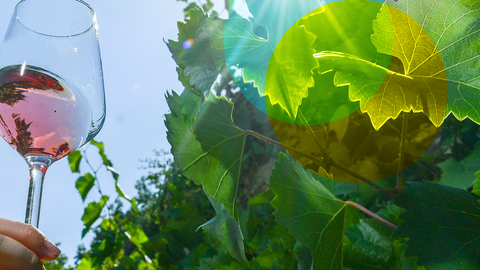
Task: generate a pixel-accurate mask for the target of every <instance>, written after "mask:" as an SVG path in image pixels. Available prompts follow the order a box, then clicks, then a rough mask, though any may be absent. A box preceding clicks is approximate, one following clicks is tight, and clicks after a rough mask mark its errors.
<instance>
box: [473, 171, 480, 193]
mask: <svg viewBox="0 0 480 270" xmlns="http://www.w3.org/2000/svg"><path fill="white" fill-rule="evenodd" d="M475 176H476V177H477V179H476V180H475V182H473V190H472V193H473V194H475V195H477V196H480V171H477V172H476V173H475Z"/></svg>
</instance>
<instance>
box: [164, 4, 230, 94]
mask: <svg viewBox="0 0 480 270" xmlns="http://www.w3.org/2000/svg"><path fill="white" fill-rule="evenodd" d="M188 15H189V16H190V18H189V19H187V20H186V22H185V23H181V22H179V23H178V41H173V40H168V42H167V46H168V49H169V50H170V52H171V53H172V57H173V59H174V60H175V62H176V63H177V65H178V68H177V73H178V75H179V79H180V81H181V82H182V83H183V86H184V87H185V88H186V89H188V90H190V91H194V92H198V93H200V94H203V92H206V91H209V90H210V88H211V87H212V85H213V83H214V81H215V80H216V79H217V77H218V74H219V73H220V71H221V69H222V67H223V66H224V65H225V57H224V55H223V36H222V33H223V26H224V20H221V19H219V18H216V17H209V16H208V15H206V14H204V13H203V11H201V10H199V9H197V8H194V9H190V10H189V11H188Z"/></svg>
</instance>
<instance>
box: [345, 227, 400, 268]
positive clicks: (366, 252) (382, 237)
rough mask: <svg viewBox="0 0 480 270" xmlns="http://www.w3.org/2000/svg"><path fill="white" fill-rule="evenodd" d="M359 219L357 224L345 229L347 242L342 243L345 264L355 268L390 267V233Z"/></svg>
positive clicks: (391, 251)
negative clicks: (384, 232) (387, 233)
mask: <svg viewBox="0 0 480 270" xmlns="http://www.w3.org/2000/svg"><path fill="white" fill-rule="evenodd" d="M371 223H372V221H371V219H370V220H365V219H361V220H360V223H359V224H356V225H355V226H353V227H352V228H347V229H346V230H345V235H346V236H347V237H348V240H349V243H348V244H347V245H344V247H343V248H344V256H345V260H344V262H345V265H346V266H350V267H353V268H355V269H359V270H360V269H391V268H392V265H391V257H392V255H393V248H392V241H391V240H390V239H389V237H390V235H386V234H383V233H382V232H380V231H378V230H377V229H376V228H375V227H374V226H372V224H371Z"/></svg>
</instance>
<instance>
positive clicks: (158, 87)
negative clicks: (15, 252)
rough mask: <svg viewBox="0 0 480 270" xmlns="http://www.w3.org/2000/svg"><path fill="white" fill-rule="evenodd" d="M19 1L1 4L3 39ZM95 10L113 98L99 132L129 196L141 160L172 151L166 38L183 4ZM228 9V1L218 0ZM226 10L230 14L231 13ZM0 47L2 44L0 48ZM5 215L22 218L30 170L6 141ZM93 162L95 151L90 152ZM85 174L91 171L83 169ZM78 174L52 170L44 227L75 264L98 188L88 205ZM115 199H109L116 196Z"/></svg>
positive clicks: (105, 184)
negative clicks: (86, 211)
mask: <svg viewBox="0 0 480 270" xmlns="http://www.w3.org/2000/svg"><path fill="white" fill-rule="evenodd" d="M17 2H18V0H2V1H1V4H0V36H1V38H2V40H3V36H4V34H5V31H6V29H7V26H8V23H9V21H10V18H11V16H12V13H13V10H14V7H15V5H16V4H17ZM86 2H88V3H89V4H90V6H91V7H92V8H93V9H94V10H95V11H96V12H97V19H98V25H99V37H100V47H101V53H102V60H103V70H104V77H105V90H106V100H107V116H106V122H105V125H104V127H103V129H102V131H101V132H100V133H99V135H98V136H97V137H96V140H97V141H101V142H104V144H105V150H106V153H107V155H108V157H109V159H110V160H111V161H112V163H113V165H114V167H115V168H116V169H117V170H118V171H119V172H120V173H121V175H120V179H119V183H120V185H121V186H122V188H123V189H124V191H125V193H127V194H129V195H130V196H133V195H135V193H136V192H135V188H134V186H135V183H136V180H138V179H140V177H141V176H142V175H145V174H147V171H146V170H142V169H139V167H141V166H143V165H144V164H143V163H142V162H140V161H139V160H141V159H146V158H154V154H153V151H152V150H153V149H157V150H162V149H163V150H169V149H170V145H169V144H168V142H167V140H166V130H165V125H164V123H163V121H164V114H165V113H167V112H168V107H167V105H166V103H165V98H164V95H165V93H166V91H167V90H172V89H173V90H175V91H177V92H181V91H182V90H183V87H182V86H181V84H180V83H179V82H178V80H177V74H176V71H175V67H176V65H175V63H174V61H173V60H172V58H171V55H170V52H169V51H168V49H167V46H166V45H165V43H164V41H163V40H164V39H165V40H167V39H174V40H176V38H177V21H183V8H184V7H185V3H184V2H178V1H175V0H135V1H133V0H127V1H113V0H87V1H86ZM214 3H215V5H216V9H217V10H223V7H224V5H223V1H214ZM223 13H226V12H225V11H224V12H223ZM0 50H1V47H0ZM0 153H1V155H0V171H1V174H0V175H1V177H0V217H2V218H8V219H13V220H19V221H23V220H24V218H25V206H26V201H27V197H26V195H27V190H28V178H29V176H28V167H27V165H26V163H25V161H24V160H23V158H22V157H21V156H20V155H19V154H17V153H16V152H15V151H14V150H13V149H11V148H10V146H8V145H7V143H5V142H3V141H0ZM89 156H91V157H92V160H91V161H92V162H93V164H99V163H98V162H100V161H99V159H98V158H97V154H96V150H95V149H94V148H93V147H92V148H90V149H89ZM82 169H83V170H84V171H86V169H87V168H84V167H82ZM77 177H78V175H74V174H72V173H71V172H70V170H69V167H68V161H67V159H66V158H65V159H63V160H60V161H57V162H56V163H54V164H53V165H52V166H51V167H50V168H49V170H48V172H47V175H46V181H45V186H44V195H43V201H42V211H41V216H40V229H41V230H42V231H43V232H44V233H45V235H46V236H47V237H48V238H49V239H50V240H52V241H53V242H55V243H58V242H60V243H61V246H60V249H61V250H62V252H63V253H65V254H66V255H67V256H68V257H69V259H70V260H69V262H70V263H72V262H73V260H72V259H73V257H74V256H75V254H76V250H77V246H78V245H79V244H80V243H82V242H83V243H85V245H86V246H88V244H89V243H90V241H91V239H92V235H91V234H90V235H87V236H86V237H85V238H84V240H83V241H82V240H81V231H82V229H83V223H82V221H81V220H80V218H81V217H82V214H83V209H84V207H85V206H86V205H87V203H88V202H91V201H94V200H97V201H98V200H99V198H100V196H99V194H98V191H97V190H96V189H95V188H93V189H92V190H91V192H90V194H89V195H88V197H87V199H86V202H85V203H83V202H82V200H81V197H80V195H79V194H78V192H77V190H76V189H75V181H76V179H77ZM99 178H100V185H101V188H102V191H103V193H105V194H110V195H112V197H113V194H114V182H113V180H112V178H111V176H110V174H108V173H106V172H103V171H102V173H101V174H100V176H99ZM113 199H114V198H111V201H113Z"/></svg>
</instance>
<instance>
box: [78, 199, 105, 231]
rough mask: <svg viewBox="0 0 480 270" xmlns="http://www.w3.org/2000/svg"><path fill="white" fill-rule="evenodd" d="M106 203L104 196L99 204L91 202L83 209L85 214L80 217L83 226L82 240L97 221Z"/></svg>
mask: <svg viewBox="0 0 480 270" xmlns="http://www.w3.org/2000/svg"><path fill="white" fill-rule="evenodd" d="M107 201H108V196H106V195H104V196H103V197H102V198H101V199H100V202H91V203H89V204H88V206H87V207H86V208H85V212H84V213H83V216H82V221H83V224H84V225H85V228H84V229H83V231H82V238H83V237H84V236H85V235H86V234H87V233H88V231H89V230H90V228H91V227H92V225H93V223H95V221H97V219H98V218H99V217H100V214H101V213H102V209H103V207H104V206H105V204H106V202H107Z"/></svg>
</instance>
